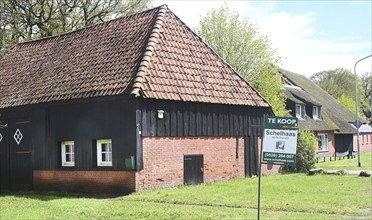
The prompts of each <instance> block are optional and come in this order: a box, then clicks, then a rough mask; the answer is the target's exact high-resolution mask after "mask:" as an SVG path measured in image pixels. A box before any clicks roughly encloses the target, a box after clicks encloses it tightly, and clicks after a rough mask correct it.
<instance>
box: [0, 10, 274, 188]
mask: <svg viewBox="0 0 372 220" xmlns="http://www.w3.org/2000/svg"><path fill="white" fill-rule="evenodd" d="M0 94H1V95H0V114H1V116H0V121H2V122H3V123H6V124H7V127H6V128H4V129H0V133H1V139H0V144H1V145H0V162H1V189H35V190H64V191H79V192H95V193H97V192H133V191H139V190H143V189H149V188H153V187H167V186H176V185H180V184H197V183H201V182H209V181H215V180H221V179H229V178H235V177H243V176H252V175H256V174H257V157H258V143H259V137H260V135H261V134H260V130H259V129H258V128H257V125H259V124H260V123H261V118H262V116H263V115H264V114H270V115H271V114H272V110H271V107H270V105H269V103H268V102H266V101H265V100H264V99H263V97H262V96H261V95H260V94H259V93H258V92H257V91H256V90H255V89H254V88H252V87H251V86H250V85H249V84H248V83H247V82H246V81H244V80H243V79H242V78H241V77H240V76H239V75H238V74H237V73H236V72H234V70H233V69H232V68H231V67H230V66H229V65H228V64H226V63H225V62H224V61H223V60H222V59H221V58H220V57H219V56H218V55H217V54H216V53H214V52H213V50H212V49H210V48H209V47H208V46H207V45H206V44H205V43H204V42H203V41H202V40H201V38H200V37H198V36H197V35H196V34H195V33H193V32H192V31H191V30H190V29H189V28H188V27H187V26H186V25H185V24H184V23H183V22H182V21H181V20H180V19H179V18H178V17H177V16H176V15H175V14H173V13H172V12H171V11H170V10H169V9H168V8H167V7H166V6H161V7H158V8H154V9H151V10H148V11H145V12H142V13H138V14H134V15H130V16H126V17H122V18H119V19H116V20H112V21H109V22H105V23H102V24H98V25H94V26H91V27H87V28H84V29H81V30H78V31H74V32H70V33H66V34H62V35H60V36H54V37H50V38H44V39H40V40H35V41H31V42H24V43H20V44H18V45H16V46H14V47H13V48H12V49H11V50H10V51H8V52H7V53H6V54H5V55H4V56H3V57H2V58H1V59H0ZM265 169H266V170H268V169H272V170H271V171H277V170H275V169H276V168H275V167H274V168H272V167H266V168H265ZM268 171H269V170H268Z"/></svg>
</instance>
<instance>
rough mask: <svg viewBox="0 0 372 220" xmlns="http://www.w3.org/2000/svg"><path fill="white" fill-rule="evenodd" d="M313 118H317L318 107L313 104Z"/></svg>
mask: <svg viewBox="0 0 372 220" xmlns="http://www.w3.org/2000/svg"><path fill="white" fill-rule="evenodd" d="M313 118H317V119H318V118H319V107H318V106H313Z"/></svg>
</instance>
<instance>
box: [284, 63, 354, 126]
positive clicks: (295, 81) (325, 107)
mask: <svg viewBox="0 0 372 220" xmlns="http://www.w3.org/2000/svg"><path fill="white" fill-rule="evenodd" d="M279 72H280V73H281V74H282V75H283V76H284V77H285V78H286V79H287V80H288V81H289V82H290V83H292V85H294V86H298V87H300V88H302V89H303V91H305V92H306V94H307V95H308V96H309V97H310V99H311V100H315V102H316V103H317V104H318V105H321V106H322V107H321V115H322V120H314V119H312V118H309V117H308V118H306V119H305V120H301V121H300V123H299V124H300V129H309V130H335V132H336V133H356V129H355V128H354V127H353V126H352V125H350V122H354V121H355V115H354V113H353V112H351V111H350V110H349V109H347V108H346V107H345V106H344V105H342V104H341V103H339V102H338V101H337V100H336V99H335V98H333V97H332V96H331V95H329V94H328V93H327V92H326V91H324V90H323V89H322V88H320V87H319V86H318V85H316V84H315V83H314V82H312V81H311V80H310V79H308V78H307V77H306V76H303V75H300V74H296V73H292V72H289V71H286V70H280V71H279ZM288 92H289V91H288ZM288 92H286V93H288ZM291 93H292V96H293V91H291ZM297 96H301V93H297ZM301 97H303V96H301ZM288 98H289V99H291V97H288ZM296 98H299V97H296ZM312 103H313V104H315V103H314V102H312Z"/></svg>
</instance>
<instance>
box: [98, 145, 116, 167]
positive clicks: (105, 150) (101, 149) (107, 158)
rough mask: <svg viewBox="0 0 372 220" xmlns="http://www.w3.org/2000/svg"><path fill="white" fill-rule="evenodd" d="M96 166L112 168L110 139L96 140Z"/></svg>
mask: <svg viewBox="0 0 372 220" xmlns="http://www.w3.org/2000/svg"><path fill="white" fill-rule="evenodd" d="M97 166H112V141H111V139H105V140H97Z"/></svg>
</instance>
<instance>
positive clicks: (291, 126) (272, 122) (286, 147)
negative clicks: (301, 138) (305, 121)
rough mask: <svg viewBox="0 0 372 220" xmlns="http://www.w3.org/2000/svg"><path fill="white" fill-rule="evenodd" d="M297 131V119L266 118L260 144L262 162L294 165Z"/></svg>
mask: <svg viewBox="0 0 372 220" xmlns="http://www.w3.org/2000/svg"><path fill="white" fill-rule="evenodd" d="M297 129H298V119H297V118H292V117H267V118H266V122H265V129H264V136H263V143H262V161H263V162H268V163H275V162H279V163H287V164H288V163H295V161H296V150H297V134H298V130H297Z"/></svg>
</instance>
